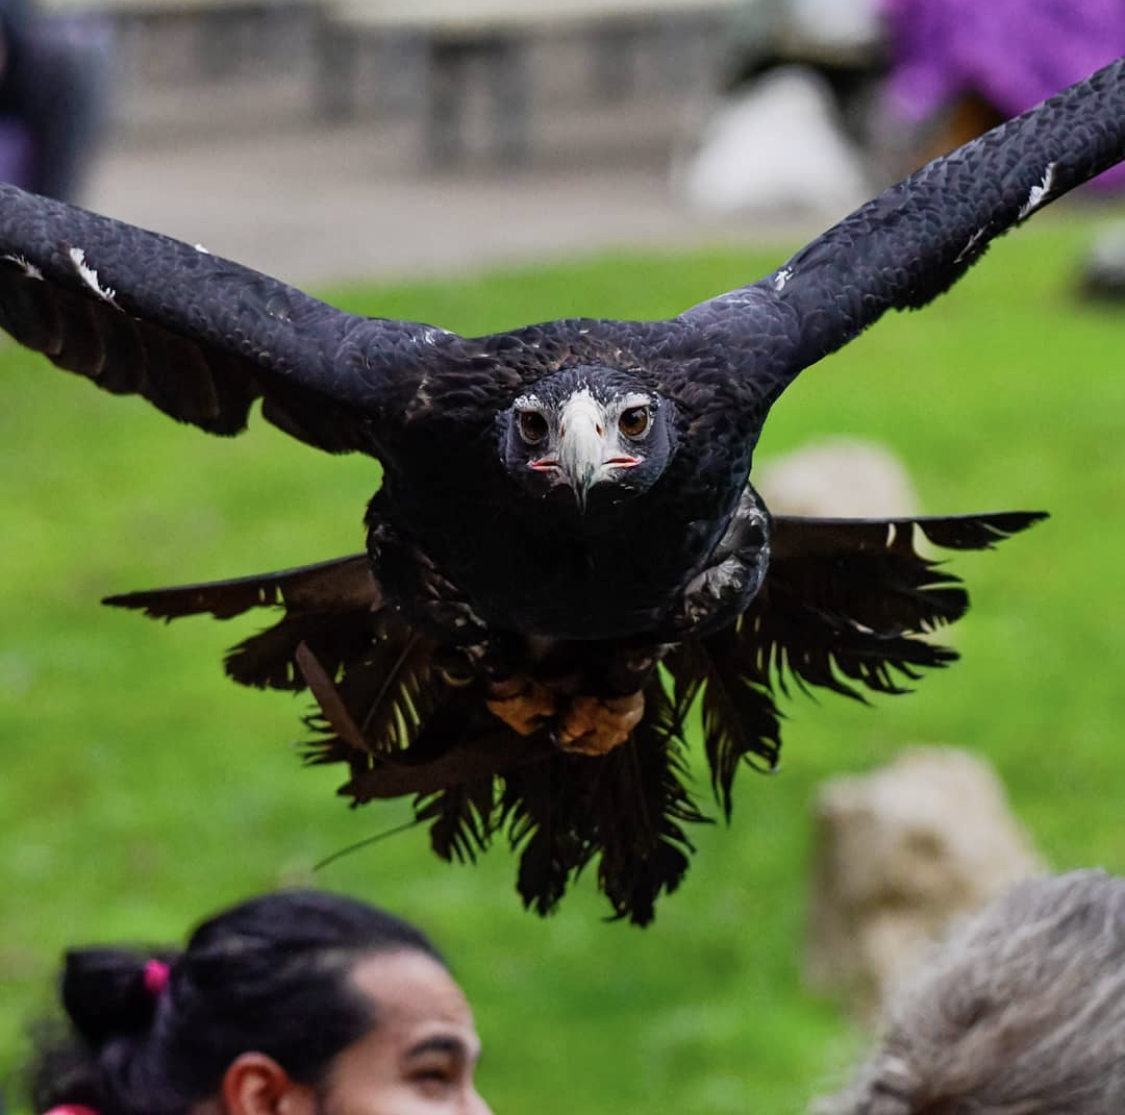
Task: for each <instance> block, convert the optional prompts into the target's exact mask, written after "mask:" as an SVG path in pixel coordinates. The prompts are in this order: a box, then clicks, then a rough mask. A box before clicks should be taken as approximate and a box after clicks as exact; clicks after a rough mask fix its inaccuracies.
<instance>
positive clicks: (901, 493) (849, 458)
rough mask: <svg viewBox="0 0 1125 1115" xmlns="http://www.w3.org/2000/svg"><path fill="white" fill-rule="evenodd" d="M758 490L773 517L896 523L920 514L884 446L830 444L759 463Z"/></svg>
mask: <svg viewBox="0 0 1125 1115" xmlns="http://www.w3.org/2000/svg"><path fill="white" fill-rule="evenodd" d="M754 484H755V486H756V487H757V489H758V491H759V492H761V494H762V498H763V499H765V501H766V505H767V506H768V507H769V508H770V510H771V511H773V512H774V513H775V514H780V515H811V516H814V517H826V518H835V517H837V516H854V517H856V518H893V517H896V516H907V515H916V514H918V497H917V496H916V495H915V493H914V486H913V484H911V482H910V476H909V475H908V474H907V471H906V468H905V466H904V465H903V464H902V463H901V462H900V461H899V459H898V458H897V457H896V456H895V455H894V454H893V453H892V452H891V451H890V450H889V449H886V448H884V447H883V446H880V445H876V444H874V443H873V442H867V441H861V440H859V439H858V438H828V439H825V440H824V441H820V442H814V443H813V444H811V445H807V446H804V447H802V448H801V449H797V450H794V451H793V452H792V453H788V454H786V455H785V456H782V457H775V458H774V459H773V460H766V461H763V462H755V472H754Z"/></svg>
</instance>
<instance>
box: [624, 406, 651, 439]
mask: <svg viewBox="0 0 1125 1115" xmlns="http://www.w3.org/2000/svg"><path fill="white" fill-rule="evenodd" d="M648 423H649V411H648V407H630V408H629V409H628V410H623V411H622V412H621V417H620V418H619V419H618V420H617V428H618V429H619V430H620V431H621V432H622V433H623V434H624V435H625V436H626V437H642V436H643V435H644V433H645V432H646V431H647V430H648Z"/></svg>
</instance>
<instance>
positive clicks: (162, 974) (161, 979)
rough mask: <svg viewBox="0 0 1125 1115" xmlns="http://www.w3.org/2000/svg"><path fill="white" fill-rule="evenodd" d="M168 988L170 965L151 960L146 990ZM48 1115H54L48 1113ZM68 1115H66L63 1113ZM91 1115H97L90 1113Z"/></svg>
mask: <svg viewBox="0 0 1125 1115" xmlns="http://www.w3.org/2000/svg"><path fill="white" fill-rule="evenodd" d="M167 986H168V965H167V964H165V963H164V961H163V960H150V961H149V962H148V963H147V964H146V965H145V990H146V991H147V992H148V993H149V994H150V995H159V994H160V992H161V991H163V990H164V988H166V987H167ZM47 1115H53V1113H51V1112H48V1113H47ZM63 1115H66V1113H63ZM70 1115H87V1112H86V1111H79V1110H77V1109H75V1110H74V1111H73V1112H71V1113H70ZM90 1115H96V1113H94V1112H90Z"/></svg>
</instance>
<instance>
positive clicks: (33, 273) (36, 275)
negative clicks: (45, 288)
mask: <svg viewBox="0 0 1125 1115" xmlns="http://www.w3.org/2000/svg"><path fill="white" fill-rule="evenodd" d="M0 259H6V260H7V261H8V262H9V263H15V264H17V265H18V266H19V267H20V268H21V269H22V270H23V273H24V274H25V275H26V276H27V277H28V278H29V279H38V280H39V281H40V282H42V281H43V272H42V271H40V270H39V268H38V267H36V266H35V264H34V263H31V262H30V261H29V260H26V259H24V258H23V256H0Z"/></svg>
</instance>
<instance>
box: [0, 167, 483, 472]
mask: <svg viewBox="0 0 1125 1115" xmlns="http://www.w3.org/2000/svg"><path fill="white" fill-rule="evenodd" d="M0 328H3V329H5V330H6V331H7V332H8V333H10V334H11V335H12V336H13V337H14V338H15V339H16V340H17V341H19V342H20V343H21V344H23V345H26V346H27V347H28V348H31V349H34V350H36V351H37V352H41V353H43V354H44V355H46V356H47V357H48V358H49V359H50V360H51V361H53V362H54V363H55V364H57V365H58V366H59V367H61V368H65V369H67V370H68V371H72V372H77V373H78V374H79V375H83V376H85V377H87V378H88V379H90V380H92V381H93V382H94V383H95V384H97V385H98V386H99V387H101V388H102V389H103V390H106V391H111V392H113V393H115V394H128V395H141V396H143V397H144V398H145V399H147V400H148V401H149V402H150V403H152V404H153V405H154V406H156V407H158V408H159V409H160V410H162V411H164V412H165V413H166V414H169V415H171V416H172V417H173V418H175V419H178V420H179V421H181V422H187V423H190V424H192V425H194V426H198V427H200V428H201V429H203V430H206V431H208V432H209V433H214V434H235V433H238V432H240V431H241V430H242V429H243V428H244V427H245V425H246V421H247V418H248V415H249V411H250V408H251V406H252V405H253V403H254V401H255V400H256V399H259V398H260V399H261V400H262V412H263V415H264V417H265V418H266V419H267V420H268V421H270V422H272V423H273V424H274V425H276V426H278V427H280V428H281V429H283V430H285V431H286V432H287V433H289V434H291V435H293V436H294V437H297V438H300V439H301V440H302V441H305V442H308V443H310V444H312V445H315V446H317V447H319V448H321V449H326V450H329V451H331V452H344V451H348V450H353V449H360V450H366V451H368V452H370V451H371V450H372V432H373V428H374V431H375V432H377V429H378V425H379V422H380V420H383V421H393V420H394V418H393V413H395V412H400V411H401V408H402V407H403V406H404V405H405V402H406V401H408V400H410V399H412V398H413V397H414V395H415V392H416V391H417V389H418V387H419V385H420V384H422V383H424V382H425V378H426V375H427V373H428V372H429V371H430V370H431V369H432V368H433V367H434V366H435V365H440V363H441V362H442V355H443V352H444V351H445V350H446V349H450V350H452V349H456V348H457V346H458V345H459V344H460V340H461V339H460V338H459V337H457V336H456V335H455V334H453V333H448V332H446V331H444V330H441V329H436V328H433V327H431V326H425V325H418V324H415V323H412V322H403V321H391V320H385V319H379V318H365V317H360V316H356V315H353V314H346V313H343V312H342V311H340V310H337V309H335V308H334V307H332V306H329V305H327V304H325V303H323V302H320V301H318V300H317V299H315V298H311V297H309V296H308V295H306V294H303V293H301V291H299V290H295V289H294V288H293V287H290V286H286V285H285V284H284V283H282V282H280V281H278V280H276V279H272V278H270V277H268V276H266V275H263V274H260V273H259V272H257V271H254V270H252V269H250V268H248V267H244V266H242V265H241V264H238V263H233V262H231V261H229V260H226V259H222V258H221V257H219V256H213V255H211V254H210V253H208V252H206V251H205V250H204V249H202V248H196V247H192V246H191V245H189V244H185V243H182V242H180V241H178V240H173V239H171V238H169V237H166V236H161V235H159V234H157V233H154V232H147V231H145V230H143V229H140V228H136V227H134V226H132V225H129V224H126V223H124V222H122V221H117V220H113V219H111V218H109V217H103V216H100V215H98V214H96V213H90V212H88V211H86V210H83V209H79V208H76V207H73V206H69V205H64V204H63V203H61V202H57V201H52V200H50V199H47V198H42V197H37V196H36V195H34V194H28V193H25V192H24V191H22V190H19V189H17V188H16V187H14V186H8V185H0Z"/></svg>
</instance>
